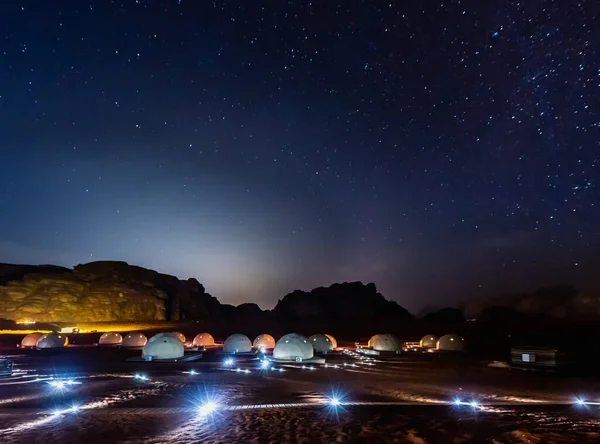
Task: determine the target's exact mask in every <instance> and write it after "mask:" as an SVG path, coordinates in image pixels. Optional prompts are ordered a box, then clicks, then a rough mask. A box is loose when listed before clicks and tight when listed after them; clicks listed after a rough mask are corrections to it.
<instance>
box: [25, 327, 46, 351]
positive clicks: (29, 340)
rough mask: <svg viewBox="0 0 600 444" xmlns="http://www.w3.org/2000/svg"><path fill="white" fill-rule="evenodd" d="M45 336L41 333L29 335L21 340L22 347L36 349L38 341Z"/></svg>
mask: <svg viewBox="0 0 600 444" xmlns="http://www.w3.org/2000/svg"><path fill="white" fill-rule="evenodd" d="M43 335H44V333H40V332H39V331H37V332H35V333H30V334H28V335H27V336H25V337H24V338H23V339H22V340H21V347H22V348H33V347H35V346H36V345H37V341H38V339H40V338H41V337H42V336H43Z"/></svg>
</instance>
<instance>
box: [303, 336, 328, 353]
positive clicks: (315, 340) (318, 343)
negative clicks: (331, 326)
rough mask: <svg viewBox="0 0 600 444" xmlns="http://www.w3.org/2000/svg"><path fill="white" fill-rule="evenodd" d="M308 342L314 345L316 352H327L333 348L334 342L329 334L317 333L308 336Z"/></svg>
mask: <svg viewBox="0 0 600 444" xmlns="http://www.w3.org/2000/svg"><path fill="white" fill-rule="evenodd" d="M308 342H310V345H312V346H313V349H314V350H315V353H327V352H330V351H332V350H333V344H332V343H331V339H329V338H328V337H327V335H323V334H320V333H317V334H315V335H312V336H311V337H310V338H308Z"/></svg>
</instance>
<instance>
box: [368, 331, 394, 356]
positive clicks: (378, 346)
mask: <svg viewBox="0 0 600 444" xmlns="http://www.w3.org/2000/svg"><path fill="white" fill-rule="evenodd" d="M368 345H369V347H370V348H372V349H373V350H376V351H383V352H396V353H398V352H400V351H401V350H402V345H401V344H400V341H399V340H398V338H396V337H395V336H394V335H390V334H378V335H375V336H373V337H372V338H371V339H369V344H368Z"/></svg>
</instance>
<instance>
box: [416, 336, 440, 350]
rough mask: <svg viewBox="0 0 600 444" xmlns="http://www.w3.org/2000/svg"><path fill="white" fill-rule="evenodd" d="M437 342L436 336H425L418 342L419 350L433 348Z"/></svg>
mask: <svg viewBox="0 0 600 444" xmlns="http://www.w3.org/2000/svg"><path fill="white" fill-rule="evenodd" d="M437 342H438V337H437V336H436V335H425V336H423V337H422V338H421V341H420V342H419V347H421V348H435V347H436V345H437Z"/></svg>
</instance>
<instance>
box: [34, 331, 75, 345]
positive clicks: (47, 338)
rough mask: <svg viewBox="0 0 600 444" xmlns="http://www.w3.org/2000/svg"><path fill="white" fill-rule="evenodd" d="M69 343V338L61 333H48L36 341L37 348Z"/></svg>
mask: <svg viewBox="0 0 600 444" xmlns="http://www.w3.org/2000/svg"><path fill="white" fill-rule="evenodd" d="M68 343H69V338H67V336H66V335H63V334H60V333H46V334H45V335H42V336H40V338H39V339H38V341H37V343H36V345H35V346H36V347H37V348H61V347H65V346H66V345H67V344H68Z"/></svg>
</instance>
